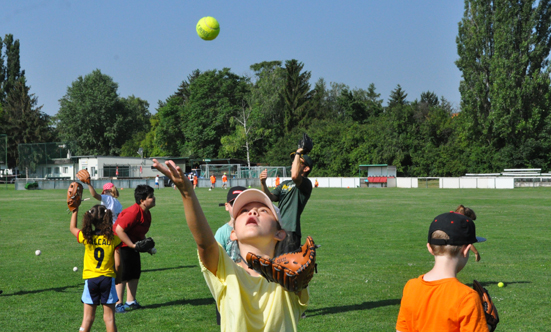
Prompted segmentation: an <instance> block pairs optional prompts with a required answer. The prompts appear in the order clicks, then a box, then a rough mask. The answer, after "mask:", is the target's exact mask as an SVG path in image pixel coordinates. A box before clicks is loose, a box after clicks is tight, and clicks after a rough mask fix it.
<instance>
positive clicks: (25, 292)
mask: <svg viewBox="0 0 551 332" xmlns="http://www.w3.org/2000/svg"><path fill="white" fill-rule="evenodd" d="M82 287H83V284H77V285H74V286H63V287H55V288H46V289H37V290H32V291H19V292H15V293H12V294H8V293H4V294H2V296H3V297H4V296H16V295H27V294H36V293H42V292H52V291H53V292H58V293H60V292H64V291H66V290H67V289H70V288H82Z"/></svg>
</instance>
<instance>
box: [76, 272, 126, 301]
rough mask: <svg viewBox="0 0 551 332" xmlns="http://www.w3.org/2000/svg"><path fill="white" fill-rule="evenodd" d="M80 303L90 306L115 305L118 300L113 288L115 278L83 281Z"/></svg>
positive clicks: (102, 277)
mask: <svg viewBox="0 0 551 332" xmlns="http://www.w3.org/2000/svg"><path fill="white" fill-rule="evenodd" d="M81 300H82V303H86V304H90V305H99V304H115V303H117V301H118V300H119V298H118V296H117V290H116V288H115V278H112V277H105V276H101V277H97V278H92V279H86V280H85V281H84V292H82V299H81Z"/></svg>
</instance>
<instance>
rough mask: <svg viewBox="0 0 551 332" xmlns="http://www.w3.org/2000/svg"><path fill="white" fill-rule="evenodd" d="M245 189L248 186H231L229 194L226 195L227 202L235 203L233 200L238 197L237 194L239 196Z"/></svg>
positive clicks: (222, 204)
mask: <svg viewBox="0 0 551 332" xmlns="http://www.w3.org/2000/svg"><path fill="white" fill-rule="evenodd" d="M245 190H247V188H245V187H241V186H236V187H231V188H230V190H229V191H228V196H227V197H226V203H232V204H233V201H234V200H235V199H236V198H237V196H239V194H241V193H242V192H244V191H245ZM219 205H220V206H224V205H225V203H220V204H219Z"/></svg>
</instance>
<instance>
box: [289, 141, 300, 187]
mask: <svg viewBox="0 0 551 332" xmlns="http://www.w3.org/2000/svg"><path fill="white" fill-rule="evenodd" d="M301 153H302V148H299V149H298V150H297V153H296V154H295V159H294V160H293V166H291V179H292V180H293V182H294V183H295V185H296V186H297V187H298V186H300V184H301V183H302V174H300V163H301V161H300V154H301Z"/></svg>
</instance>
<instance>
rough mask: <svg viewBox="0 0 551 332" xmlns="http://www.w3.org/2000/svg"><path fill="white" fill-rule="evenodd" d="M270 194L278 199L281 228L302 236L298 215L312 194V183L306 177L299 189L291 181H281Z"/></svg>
mask: <svg viewBox="0 0 551 332" xmlns="http://www.w3.org/2000/svg"><path fill="white" fill-rule="evenodd" d="M272 194H273V195H274V196H276V197H277V198H278V201H279V204H278V207H279V210H280V213H281V226H282V227H283V229H285V230H286V231H289V232H296V233H297V234H298V235H299V236H302V233H301V230H300V215H301V214H302V211H303V210H304V207H305V206H306V203H308V200H309V199H310V195H311V194H312V181H310V180H309V179H308V178H307V177H303V178H302V183H301V184H300V186H299V187H297V186H296V185H295V183H294V182H293V180H287V181H283V183H281V184H280V185H279V186H277V188H275V189H274V191H272Z"/></svg>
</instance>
